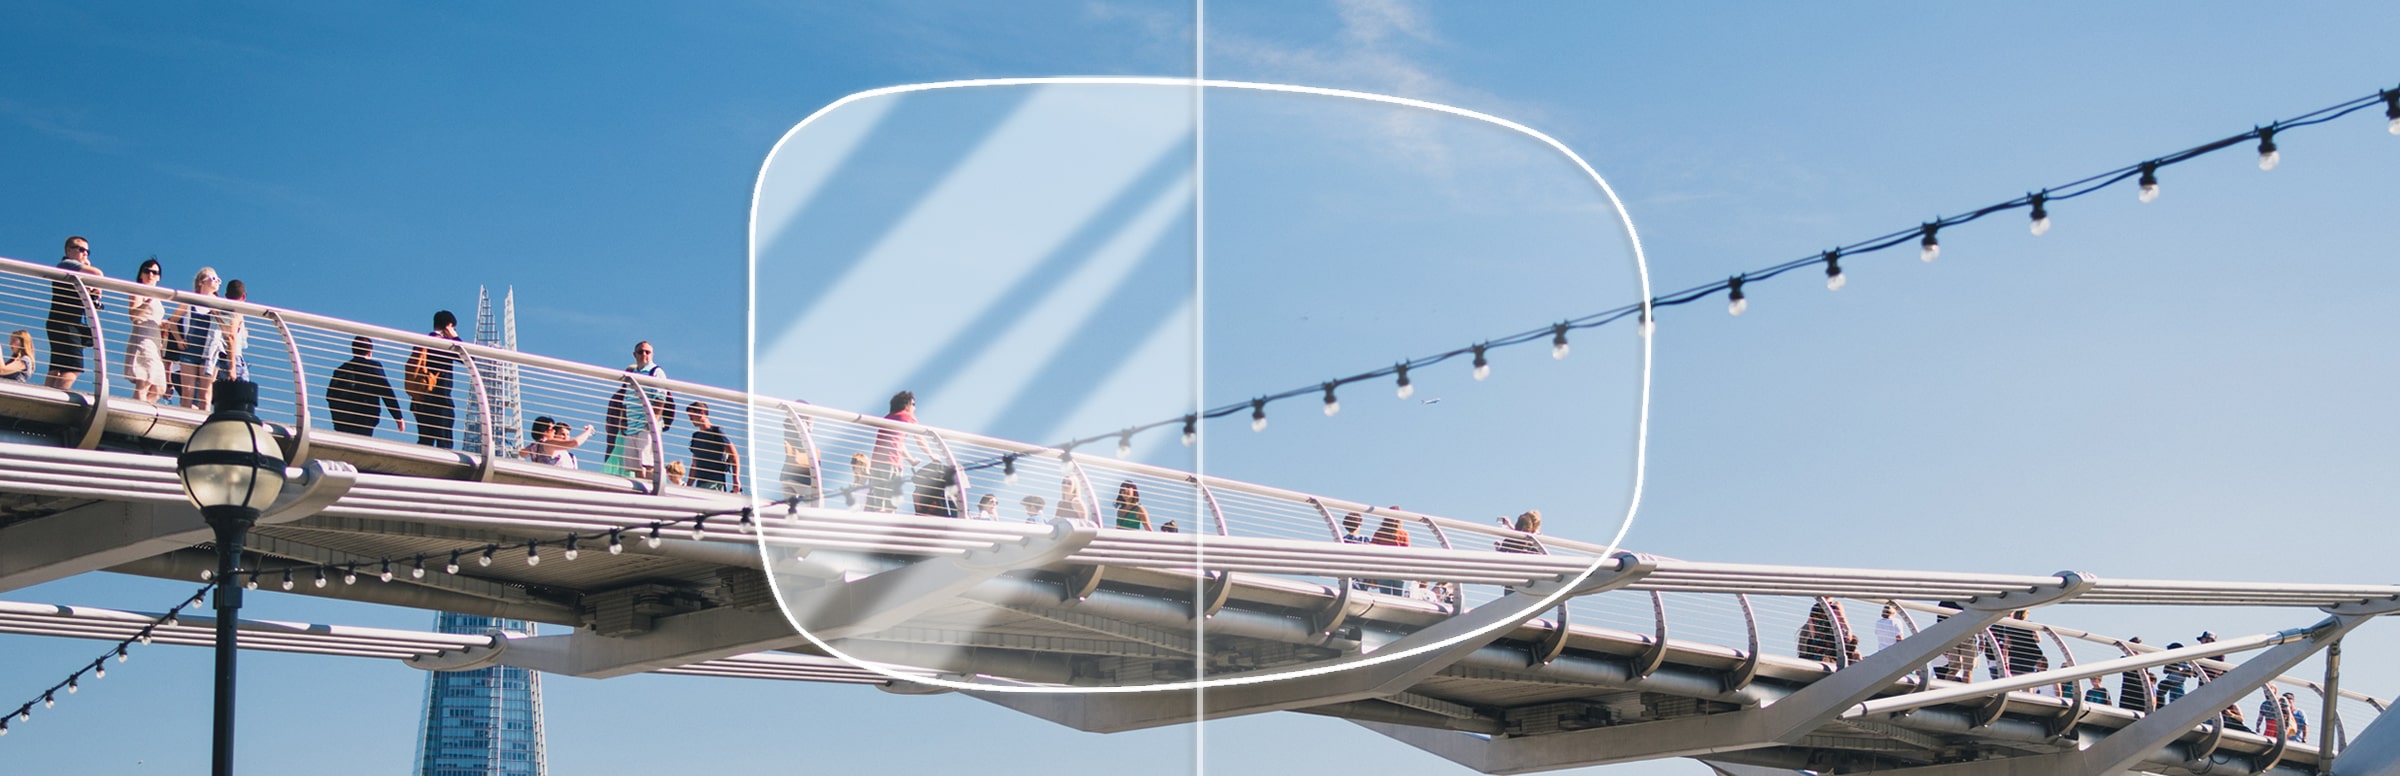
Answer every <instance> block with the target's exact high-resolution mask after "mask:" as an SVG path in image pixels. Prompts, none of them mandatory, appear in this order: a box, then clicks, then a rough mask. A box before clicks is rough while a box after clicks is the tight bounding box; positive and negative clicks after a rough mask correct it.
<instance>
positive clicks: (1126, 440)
mask: <svg viewBox="0 0 2400 776" xmlns="http://www.w3.org/2000/svg"><path fill="white" fill-rule="evenodd" d="M1117 457H1118V458H1131V457H1133V429H1130V428H1129V429H1125V430H1124V431H1120V432H1118V433H1117Z"/></svg>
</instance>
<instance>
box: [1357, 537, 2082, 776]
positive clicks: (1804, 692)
mask: <svg viewBox="0 0 2400 776" xmlns="http://www.w3.org/2000/svg"><path fill="white" fill-rule="evenodd" d="M2058 576H2059V579H2060V582H2059V583H2058V584H2055V585H2048V586H2044V587H2040V588H2036V589H2032V590H2027V591H2022V592H2011V593H2007V594H2004V595H1999V596H1993V597H1991V598H1988V599H1976V600H1971V601H1967V602H1965V604H1964V608H1963V609H1962V610H1961V611H1959V612H1957V613H1954V614H1952V615H1950V617H1949V619H1946V620H1943V621H1941V622H1939V623H1936V624H1934V625H1933V626H1931V627H1928V628H1926V629H1924V630H1922V631H1919V632H1917V633H1916V634H1915V635H1913V636H1909V637H1908V638H1905V639H1901V640H1900V642H1899V643H1897V644H1894V645H1892V646H1891V647H1888V648H1885V649H1884V650H1882V651H1879V652H1876V653H1875V654H1873V655H1870V656H1868V657H1867V658H1866V659H1865V660H1861V661H1859V662H1856V663H1852V664H1851V665H1850V667H1848V668H1844V669H1842V670H1840V671H1836V672H1834V673H1833V674H1832V675H1830V676H1826V677H1824V678H1821V679H1818V680H1816V681H1815V682H1813V683H1811V684H1809V685H1808V686H1806V687H1802V688H1800V689H1799V690H1798V691H1796V692H1794V693H1792V694H1791V695H1788V696H1785V697H1784V698H1783V699H1782V700H1778V701H1776V702H1775V703H1773V704H1771V705H1768V706H1766V707H1764V708H1757V709H1745V710H1741V711H1734V712H1727V713H1723V714H1710V715H1705V716H1698V717H1685V718H1681V719H1672V720H1665V721H1659V722H1640V723H1634V724H1627V725H1614V726H1609V727H1602V728H1593V729H1590V730H1579V731H1574V732H1568V733H1554V734H1549V735H1540V736H1524V737H1514V738H1484V737H1480V736H1471V735H1466V734H1459V733H1452V732H1448V731H1433V730H1423V729H1417V728H1405V727H1400V726H1396V725H1389V724H1381V723H1361V724H1363V725H1365V726H1366V727H1368V728H1369V729H1372V730H1375V731H1376V732H1379V733H1383V734H1384V735H1386V736H1390V737H1392V738H1395V739H1398V740H1400V741H1401V742H1403V743H1406V744H1409V745H1411V746H1415V747H1417V748H1419V749H1424V750H1426V751H1428V752H1431V753H1433V754H1436V755H1440V756H1442V757H1444V758H1447V759H1449V760H1451V761H1453V762H1457V763H1459V764H1461V765H1465V766H1467V767H1469V768H1474V769H1475V770H1478V771H1482V772H1484V773H1528V772H1533V771H1546V770H1555V769H1559V768H1569V767H1579V766H1586V765H1605V764H1609V763H1620V762H1631V761H1635V760H1648V759H1655V758H1660V757H1698V756H1702V755H1708V754H1716V753H1721V752H1733V751H1741V750H1745V749H1755V748H1759V747H1766V746H1774V745H1777V744H1782V743H1789V742H1792V741H1795V740H1797V739H1799V738H1800V737H1802V736H1805V735H1808V734H1809V733H1810V732H1813V731H1815V730H1816V729H1818V728H1820V727H1823V726H1824V725H1825V724H1826V723H1828V722H1831V721H1833V720H1834V719H1835V718H1837V717H1839V716H1841V714H1842V712H1843V711H1845V710H1848V709H1849V708H1850V707H1852V706H1855V705H1857V704H1858V703H1859V702H1861V701H1865V700H1866V699H1868V698H1871V697H1873V696H1874V695H1875V694H1876V693H1880V692H1883V691H1885V690H1887V689H1889V688H1890V687H1891V686H1892V683H1893V682H1896V681H1898V680H1899V679H1900V678H1901V677H1903V676H1906V675H1908V674H1909V673H1910V672H1912V671H1915V670H1917V668H1918V667H1919V666H1921V665H1923V664H1924V663H1925V662H1926V661H1929V660H1932V659H1933V657H1934V656H1935V655H1939V654H1941V653H1942V652H1943V651H1945V650H1948V649H1949V648H1950V646H1951V645H1953V644H1956V643H1958V642H1960V641H1964V640H1966V639H1968V638H1971V637H1973V636H1974V635H1975V634H1976V633H1979V632H1982V630H1983V629H1984V628H1988V627H1991V625H1992V623H1995V622H1999V621H2000V620H2001V618H2003V617H2006V616H2007V615H2008V613H2009V612H2010V611H2012V610H2015V609H2028V608H2033V607H2037V606H2043V605H2046V604H2051V603H2056V602H2059V601H2063V600H2066V599H2068V598H2072V597H2074V596H2075V595H2077V594H2080V593H2082V592H2083V591H2086V590H2089V589H2091V587H2092V584H2093V580H2092V579H2091V578H2090V576H2089V575H2085V574H2079V573H2075V572H2062V573H2061V574H2059V575H2058Z"/></svg>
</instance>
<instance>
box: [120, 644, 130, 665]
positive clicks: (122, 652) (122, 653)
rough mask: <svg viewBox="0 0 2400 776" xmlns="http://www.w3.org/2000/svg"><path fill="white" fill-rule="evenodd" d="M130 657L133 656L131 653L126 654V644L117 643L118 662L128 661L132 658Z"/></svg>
mask: <svg viewBox="0 0 2400 776" xmlns="http://www.w3.org/2000/svg"><path fill="white" fill-rule="evenodd" d="M130 659H132V657H131V656H129V655H126V654H125V645H123V644H118V645H117V662H119V663H122V662H125V661H127V660H130Z"/></svg>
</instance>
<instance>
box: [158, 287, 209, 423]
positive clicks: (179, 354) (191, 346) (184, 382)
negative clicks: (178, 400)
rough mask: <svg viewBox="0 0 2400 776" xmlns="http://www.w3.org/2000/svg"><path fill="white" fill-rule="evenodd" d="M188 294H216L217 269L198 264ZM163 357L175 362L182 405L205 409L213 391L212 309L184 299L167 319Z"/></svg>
mask: <svg viewBox="0 0 2400 776" xmlns="http://www.w3.org/2000/svg"><path fill="white" fill-rule="evenodd" d="M192 293H193V294H194V295H196V296H199V297H201V298H203V299H205V298H208V297H212V296H216V295H217V270H216V269H215V268H213V267H201V268H200V271H199V272H198V273H195V274H193V275H192ZM165 334H166V336H167V343H166V344H167V360H168V361H171V362H173V363H174V364H175V391H176V392H177V393H180V394H183V406H185V407H187V408H190V409H196V410H207V409H208V398H209V397H208V393H209V391H211V390H215V387H216V386H215V378H216V372H215V371H214V367H213V366H212V365H211V364H209V363H208V358H207V353H208V343H209V340H211V339H214V338H215V337H216V336H217V316H216V315H215V313H214V311H213V309H212V308H210V307H209V306H208V305H204V304H201V303H199V302H196V301H195V302H185V303H183V306H181V307H178V308H176V309H175V314H174V315H173V316H170V317H169V318H167V327H166V331H165Z"/></svg>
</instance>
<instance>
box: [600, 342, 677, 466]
mask: <svg viewBox="0 0 2400 776" xmlns="http://www.w3.org/2000/svg"><path fill="white" fill-rule="evenodd" d="M654 352H655V351H654V350H653V349H652V348H651V346H650V341H649V340H643V341H641V342H636V343H634V344H633V364H632V365H630V366H627V367H625V371H626V372H629V373H633V374H638V375H642V376H644V377H657V378H664V377H666V376H667V368H666V367H664V366H660V365H659V363H658V362H657V361H653V360H651V356H652V354H653V353H654ZM636 395H638V396H640V398H641V399H642V400H643V401H642V403H639V404H637V403H634V402H633V401H631V399H633V398H634V397H635V396H636ZM652 419H656V420H657V422H658V433H657V434H655V435H654V434H652V433H651V432H650V429H651V420H652ZM674 427H675V393H674V392H673V391H669V390H667V389H665V388H651V387H647V386H645V387H643V388H642V389H641V390H640V391H639V392H634V391H630V390H629V389H627V388H618V389H617V393H616V395H614V396H610V397H609V399H608V432H607V435H608V448H607V461H606V463H605V465H604V467H603V469H604V470H605V471H607V472H608V473H610V474H615V475H618V476H622V477H639V478H642V479H648V478H649V477H650V476H651V474H652V473H654V472H656V471H658V460H659V453H660V451H659V449H658V446H657V445H654V444H652V442H653V441H654V440H653V439H652V437H653V436H657V437H661V438H663V437H664V436H665V435H666V432H667V429H670V428H674Z"/></svg>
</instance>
